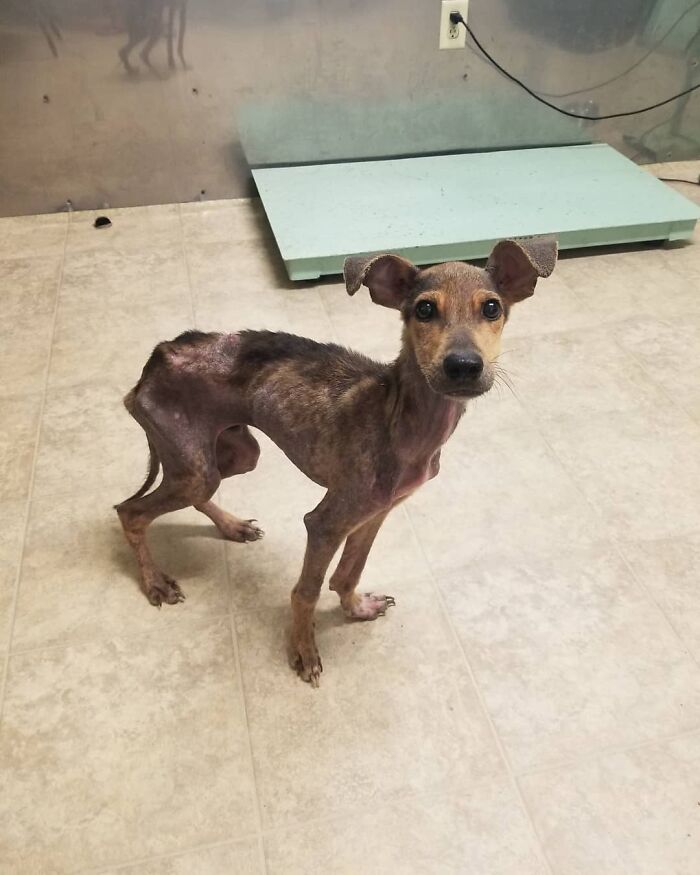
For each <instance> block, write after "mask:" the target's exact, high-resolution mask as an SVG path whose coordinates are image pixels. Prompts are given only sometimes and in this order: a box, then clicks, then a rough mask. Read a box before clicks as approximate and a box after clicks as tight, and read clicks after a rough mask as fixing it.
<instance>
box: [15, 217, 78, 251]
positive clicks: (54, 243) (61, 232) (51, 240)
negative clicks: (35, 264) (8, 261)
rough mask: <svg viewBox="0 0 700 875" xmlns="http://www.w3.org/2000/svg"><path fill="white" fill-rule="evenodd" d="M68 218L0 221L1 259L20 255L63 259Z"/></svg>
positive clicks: (29, 218) (20, 218)
mask: <svg viewBox="0 0 700 875" xmlns="http://www.w3.org/2000/svg"><path fill="white" fill-rule="evenodd" d="M68 218H69V217H68V214H67V213H58V214H55V215H41V216H17V217H14V218H10V219H0V259H3V258H15V257H16V256H17V253H26V254H32V255H61V254H62V253H63V248H64V245H65V240H66V227H67V225H68Z"/></svg>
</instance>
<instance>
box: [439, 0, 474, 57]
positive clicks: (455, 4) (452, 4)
mask: <svg viewBox="0 0 700 875" xmlns="http://www.w3.org/2000/svg"><path fill="white" fill-rule="evenodd" d="M452 12H461V13H462V18H463V19H464V20H465V21H468V20H469V19H468V18H467V13H468V12H469V0H442V6H441V8H440V48H441V49H463V48H464V47H465V46H466V44H467V31H466V29H465V27H464V25H463V24H458V25H456V27H455V26H454V25H453V24H452V22H451V21H450V14H451V13H452Z"/></svg>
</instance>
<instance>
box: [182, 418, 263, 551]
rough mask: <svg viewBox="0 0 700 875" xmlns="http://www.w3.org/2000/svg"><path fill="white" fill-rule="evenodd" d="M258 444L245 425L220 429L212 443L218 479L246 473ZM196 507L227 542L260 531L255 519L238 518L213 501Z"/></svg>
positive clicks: (257, 535)
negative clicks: (214, 449) (213, 443)
mask: <svg viewBox="0 0 700 875" xmlns="http://www.w3.org/2000/svg"><path fill="white" fill-rule="evenodd" d="M259 457H260V445H259V444H258V442H257V441H256V440H255V438H254V437H253V435H252V434H251V433H250V430H249V429H248V426H246V425H236V426H233V427H232V428H227V429H226V430H225V431H223V432H221V434H220V435H219V437H218V440H217V442H216V465H217V468H218V469H219V474H220V476H221V478H222V479H223V478H224V477H233V476H234V475H235V474H246V473H247V472H248V471H252V470H253V468H255V466H256V465H257V464H258V458H259ZM195 507H196V508H197V510H199V511H201V512H202V513H203V514H205V515H206V516H208V517H209V519H210V520H211V521H212V522H213V523H214V525H215V526H216V527H217V529H218V530H219V531H220V532H221V534H222V535H223V536H224V538H226V539H227V540H228V541H240V542H242V543H243V542H245V541H257V540H258V539H259V538H262V536H263V531H262V529H260V528H258V526H256V525H254V524H255V522H257V521H256V520H242V519H239V518H238V517H235V516H233V514H230V513H227V512H226V511H225V510H222V509H221V508H220V507H219V506H218V505H216V504H214V502H213V501H207V502H205V503H204V504H196V505H195Z"/></svg>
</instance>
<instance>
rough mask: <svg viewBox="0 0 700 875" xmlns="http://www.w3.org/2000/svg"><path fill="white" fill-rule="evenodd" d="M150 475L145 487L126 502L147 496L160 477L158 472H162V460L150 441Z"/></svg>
mask: <svg viewBox="0 0 700 875" xmlns="http://www.w3.org/2000/svg"><path fill="white" fill-rule="evenodd" d="M148 453H149V457H148V473H147V474H146V479H145V480H144V482H143V486H141V487H140V488H139V489H137V490H136V492H134V494H133V495H130V496H129V497H128V498H127V499H126V501H131V500H132V499H134V498H141V496H142V495H145V494H146V493H147V492H148V490H149V489H150V488H151V486H153V484H154V483H155V482H156V477H157V476H158V472H159V471H160V459H159V458H158V453H156V448H155V447H154V446H153V444H152V443H151V442H150V440H149V441H148Z"/></svg>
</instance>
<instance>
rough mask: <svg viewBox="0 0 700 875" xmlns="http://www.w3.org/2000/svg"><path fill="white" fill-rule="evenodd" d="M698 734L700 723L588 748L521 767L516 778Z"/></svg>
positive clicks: (563, 768) (570, 768)
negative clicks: (630, 740)
mask: <svg viewBox="0 0 700 875" xmlns="http://www.w3.org/2000/svg"><path fill="white" fill-rule="evenodd" d="M698 735H700V725H698V726H697V727H696V728H694V729H686V730H684V731H683V732H675V733H672V734H670V735H660V736H658V737H656V738H647V739H645V740H644V741H638V742H632V744H624V743H622V744H610V745H606V746H605V747H601V748H598V749H596V750H589V751H587V752H585V753H583V754H581V755H580V756H577V757H576V758H574V759H562V760H560V761H559V762H555V763H550V764H549V765H544V766H535V767H533V768H531V769H530V768H528V769H523V771H521V772H517V778H518V780H520V779H521V778H529V777H532V776H535V775H545V774H547V773H549V772H559V771H564V770H567V771H573V770H575V769H580V768H582V767H585V766H586V765H588V764H589V763H594V762H597V761H598V760H602V759H604V758H605V757H608V756H614V755H615V754H624V753H633V752H634V751H638V750H645V749H646V748H648V747H654V745H657V744H670V743H671V742H673V741H682V740H683V739H684V738H693V737H696V736H698Z"/></svg>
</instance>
